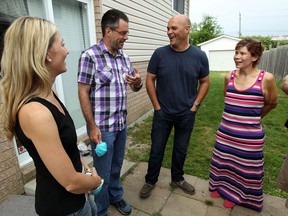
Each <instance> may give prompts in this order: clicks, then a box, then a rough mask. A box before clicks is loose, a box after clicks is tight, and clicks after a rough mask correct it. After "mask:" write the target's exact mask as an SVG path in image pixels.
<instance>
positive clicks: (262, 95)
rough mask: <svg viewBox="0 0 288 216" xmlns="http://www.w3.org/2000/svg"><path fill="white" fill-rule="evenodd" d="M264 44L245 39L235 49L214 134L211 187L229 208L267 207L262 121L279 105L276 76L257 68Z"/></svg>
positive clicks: (255, 208) (213, 195)
mask: <svg viewBox="0 0 288 216" xmlns="http://www.w3.org/2000/svg"><path fill="white" fill-rule="evenodd" d="M263 50H264V48H263V46H262V45H261V42H259V41H256V40H253V39H248V38H247V39H242V40H241V41H239V42H238V43H237V45H236V48H235V55H234V62H235V65H236V68H237V69H236V70H234V71H232V72H231V73H228V74H227V75H226V77H225V88H224V92H225V99H224V100H225V106H224V112H223V114H222V121H221V123H220V126H219V128H218V131H217V133H216V142H215V146H214V150H213V156H212V163H211V168H210V179H209V191H210V192H211V196H212V197H215V198H216V197H222V198H223V199H224V203H223V205H224V206H225V207H226V208H233V207H234V206H235V205H236V204H237V205H241V206H245V207H247V208H251V209H254V210H256V211H261V210H262V207H263V190H262V186H263V175H264V166H263V165H264V153H263V148H264V142H265V134H264V130H263V128H262V126H261V123H260V122H261V119H262V118H263V117H264V116H265V115H266V114H267V113H268V112H269V111H270V110H271V109H273V108H275V107H276V105H277V89H276V82H275V79H274V76H273V75H272V74H271V73H269V72H266V71H263V70H259V69H257V68H256V65H257V64H258V62H259V60H260V57H261V55H262V52H263Z"/></svg>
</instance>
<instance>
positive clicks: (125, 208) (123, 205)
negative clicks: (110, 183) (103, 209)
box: [111, 199, 131, 215]
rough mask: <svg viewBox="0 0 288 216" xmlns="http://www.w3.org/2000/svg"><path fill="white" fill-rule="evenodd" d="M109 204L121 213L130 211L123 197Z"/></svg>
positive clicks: (127, 213)
mask: <svg viewBox="0 0 288 216" xmlns="http://www.w3.org/2000/svg"><path fill="white" fill-rule="evenodd" d="M111 204H112V205H114V206H115V207H116V208H117V209H118V211H119V212H120V213H121V214H123V215H129V214H130V213H131V206H130V205H129V204H128V203H127V202H126V201H125V200H123V199H122V200H121V201H119V202H116V203H111Z"/></svg>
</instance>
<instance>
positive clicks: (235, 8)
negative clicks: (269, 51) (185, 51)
mask: <svg viewBox="0 0 288 216" xmlns="http://www.w3.org/2000/svg"><path fill="white" fill-rule="evenodd" d="M189 14H190V19H191V22H192V23H200V22H201V21H202V20H203V15H209V16H212V17H215V18H216V19H217V23H218V24H219V25H220V26H221V27H222V30H223V32H224V34H226V35H230V36H235V37H238V36H239V32H241V35H242V36H282V35H288V4H287V0H190V12H189Z"/></svg>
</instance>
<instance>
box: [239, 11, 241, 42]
mask: <svg viewBox="0 0 288 216" xmlns="http://www.w3.org/2000/svg"><path fill="white" fill-rule="evenodd" d="M240 37H241V13H240V12H239V38H240Z"/></svg>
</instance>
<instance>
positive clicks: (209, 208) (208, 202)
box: [0, 160, 288, 216]
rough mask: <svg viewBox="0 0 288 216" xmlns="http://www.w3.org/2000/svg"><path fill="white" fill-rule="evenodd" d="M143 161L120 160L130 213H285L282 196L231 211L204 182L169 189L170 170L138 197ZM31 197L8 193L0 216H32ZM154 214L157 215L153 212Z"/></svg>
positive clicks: (112, 215) (112, 211)
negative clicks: (261, 206) (145, 195)
mask: <svg viewBox="0 0 288 216" xmlns="http://www.w3.org/2000/svg"><path fill="white" fill-rule="evenodd" d="M146 170H147V163H139V164H135V163H133V162H129V161H126V160H125V161H124V165H123V169H122V172H121V175H122V176H123V177H125V178H124V180H123V187H124V199H125V200H126V201H127V202H129V203H130V204H131V206H132V207H133V210H132V213H131V216H149V215H151V216H288V210H287V209H286V208H285V206H284V205H285V201H286V200H285V199H283V198H279V197H275V196H265V197H264V209H263V211H262V212H261V213H258V212H256V211H253V210H249V209H247V208H243V207H239V206H236V207H234V208H233V209H232V210H229V209H226V208H224V207H223V200H222V199H221V198H217V199H216V198H211V197H210V193H209V192H208V181H207V180H203V179H199V178H197V177H194V176H190V175H186V176H185V179H186V180H187V181H188V182H189V183H191V184H192V185H193V186H194V187H195V189H196V194H195V195H188V194H185V193H184V192H183V191H182V190H180V189H178V188H176V189H174V190H172V189H171V188H170V181H171V180H170V179H171V177H170V170H169V169H166V168H162V169H161V173H160V176H159V181H158V182H157V184H156V187H155V189H154V190H153V191H152V195H151V196H150V197H149V198H147V199H141V198H140V197H139V192H140V190H141V187H142V186H143V184H144V176H145V174H146ZM34 203H35V198H34V196H26V195H12V196H10V197H9V198H8V199H7V200H6V201H5V202H3V203H1V205H0V215H1V216H21V215H23V216H34V215H36V213H35V210H34ZM157 213H158V214H157ZM108 216H121V214H120V213H119V212H118V210H117V209H116V208H115V207H114V206H110V207H109V209H108Z"/></svg>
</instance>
